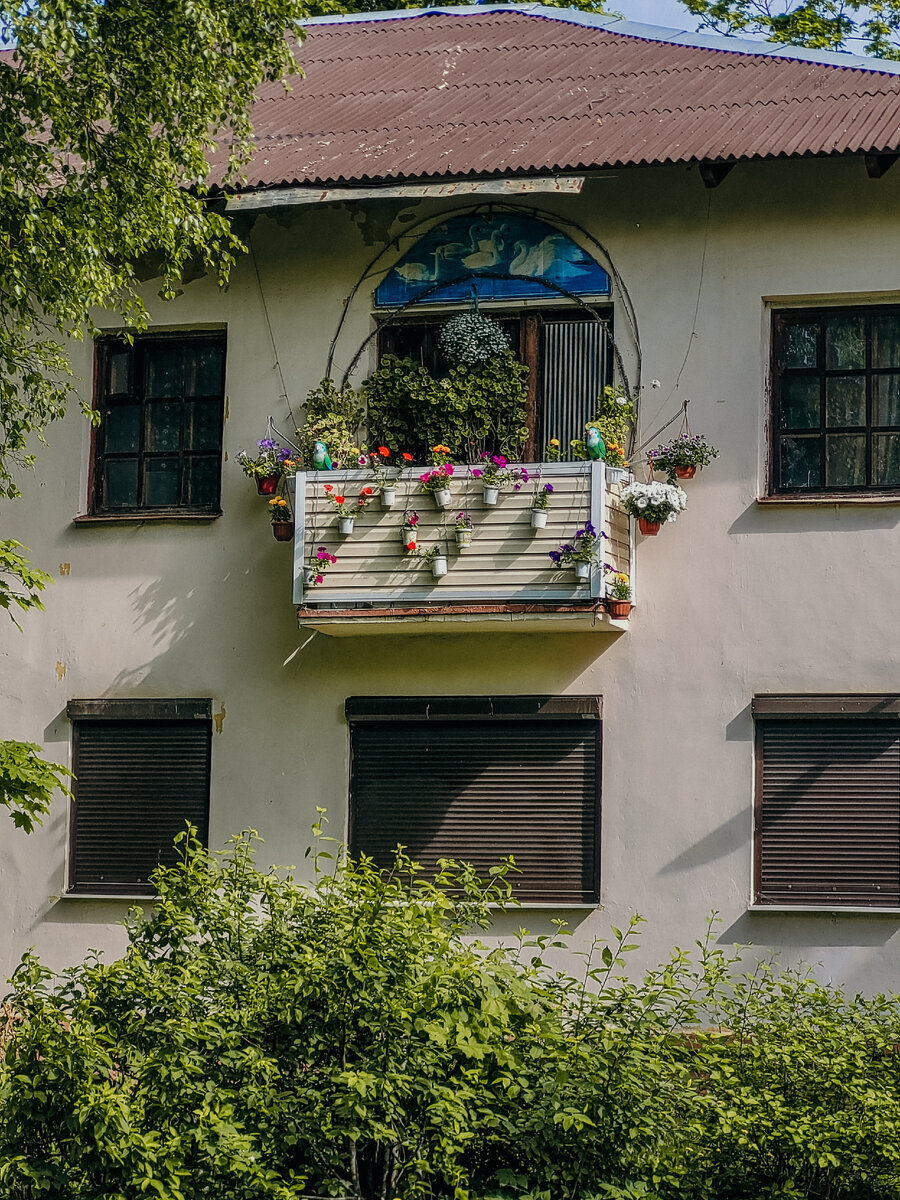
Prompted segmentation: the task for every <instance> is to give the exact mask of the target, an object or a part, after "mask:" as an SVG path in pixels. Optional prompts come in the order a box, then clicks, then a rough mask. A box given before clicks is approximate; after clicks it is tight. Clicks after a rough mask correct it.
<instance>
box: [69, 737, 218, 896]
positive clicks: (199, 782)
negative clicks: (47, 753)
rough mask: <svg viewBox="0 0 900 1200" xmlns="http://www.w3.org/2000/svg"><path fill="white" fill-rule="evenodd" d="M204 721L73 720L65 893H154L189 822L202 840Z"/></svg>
mask: <svg viewBox="0 0 900 1200" xmlns="http://www.w3.org/2000/svg"><path fill="white" fill-rule="evenodd" d="M210 741H211V733H210V723H209V721H208V720H197V719H193V720H95V721H94V720H77V721H75V740H74V755H73V770H74V772H75V776H76V779H75V784H74V787H73V791H74V793H75V801H74V804H73V807H72V823H71V838H70V890H71V891H74V892H79V891H86V892H95V891H104V892H112V893H115V892H142V891H146V892H148V893H151V892H152V890H153V889H152V886H151V885H150V884H149V883H148V879H149V876H150V874H151V873H152V872H153V870H154V869H155V868H156V867H157V866H158V865H159V864H160V863H165V864H171V863H173V862H174V861H175V860H176V851H175V849H174V847H173V844H172V843H173V840H174V838H175V835H176V834H178V833H181V832H182V831H183V830H184V828H185V822H186V821H190V822H191V823H192V824H193V825H195V826H196V827H197V830H198V834H199V837H200V839H201V840H202V841H206V838H207V835H208V824H209V779H210Z"/></svg>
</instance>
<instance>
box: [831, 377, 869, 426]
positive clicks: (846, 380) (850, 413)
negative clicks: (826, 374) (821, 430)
mask: <svg viewBox="0 0 900 1200" xmlns="http://www.w3.org/2000/svg"><path fill="white" fill-rule="evenodd" d="M865 423H866V377H865V375H844V376H841V377H840V378H833V379H826V380H825V424H826V425H828V426H830V427H831V428H832V429H833V428H834V427H835V426H839V425H865Z"/></svg>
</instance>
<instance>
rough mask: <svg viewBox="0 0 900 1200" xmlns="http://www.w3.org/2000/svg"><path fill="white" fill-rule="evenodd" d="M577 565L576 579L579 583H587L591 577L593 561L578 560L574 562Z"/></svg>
mask: <svg viewBox="0 0 900 1200" xmlns="http://www.w3.org/2000/svg"><path fill="white" fill-rule="evenodd" d="M572 565H573V566H574V567H575V579H576V580H577V582H578V583H587V582H588V580H589V579H590V577H591V565H592V564H591V563H589V562H576V563H573V564H572Z"/></svg>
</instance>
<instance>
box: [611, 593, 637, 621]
mask: <svg viewBox="0 0 900 1200" xmlns="http://www.w3.org/2000/svg"><path fill="white" fill-rule="evenodd" d="M606 611H607V612H608V613H609V615H610V616H611V617H612V618H613V620H615V621H627V620H628V618H629V616H630V615H631V601H630V600H615V599H613V597H611V596H607V598H606Z"/></svg>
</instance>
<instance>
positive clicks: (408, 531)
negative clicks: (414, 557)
mask: <svg viewBox="0 0 900 1200" xmlns="http://www.w3.org/2000/svg"><path fill="white" fill-rule="evenodd" d="M400 537H401V538H402V539H403V545H404V547H405V548H406V549H407V550H408V549H409V547H410V546H412V545H415V541H416V531H415V529H414V528H413V526H412V525H404V527H403V528H402V529H401V530H400Z"/></svg>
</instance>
